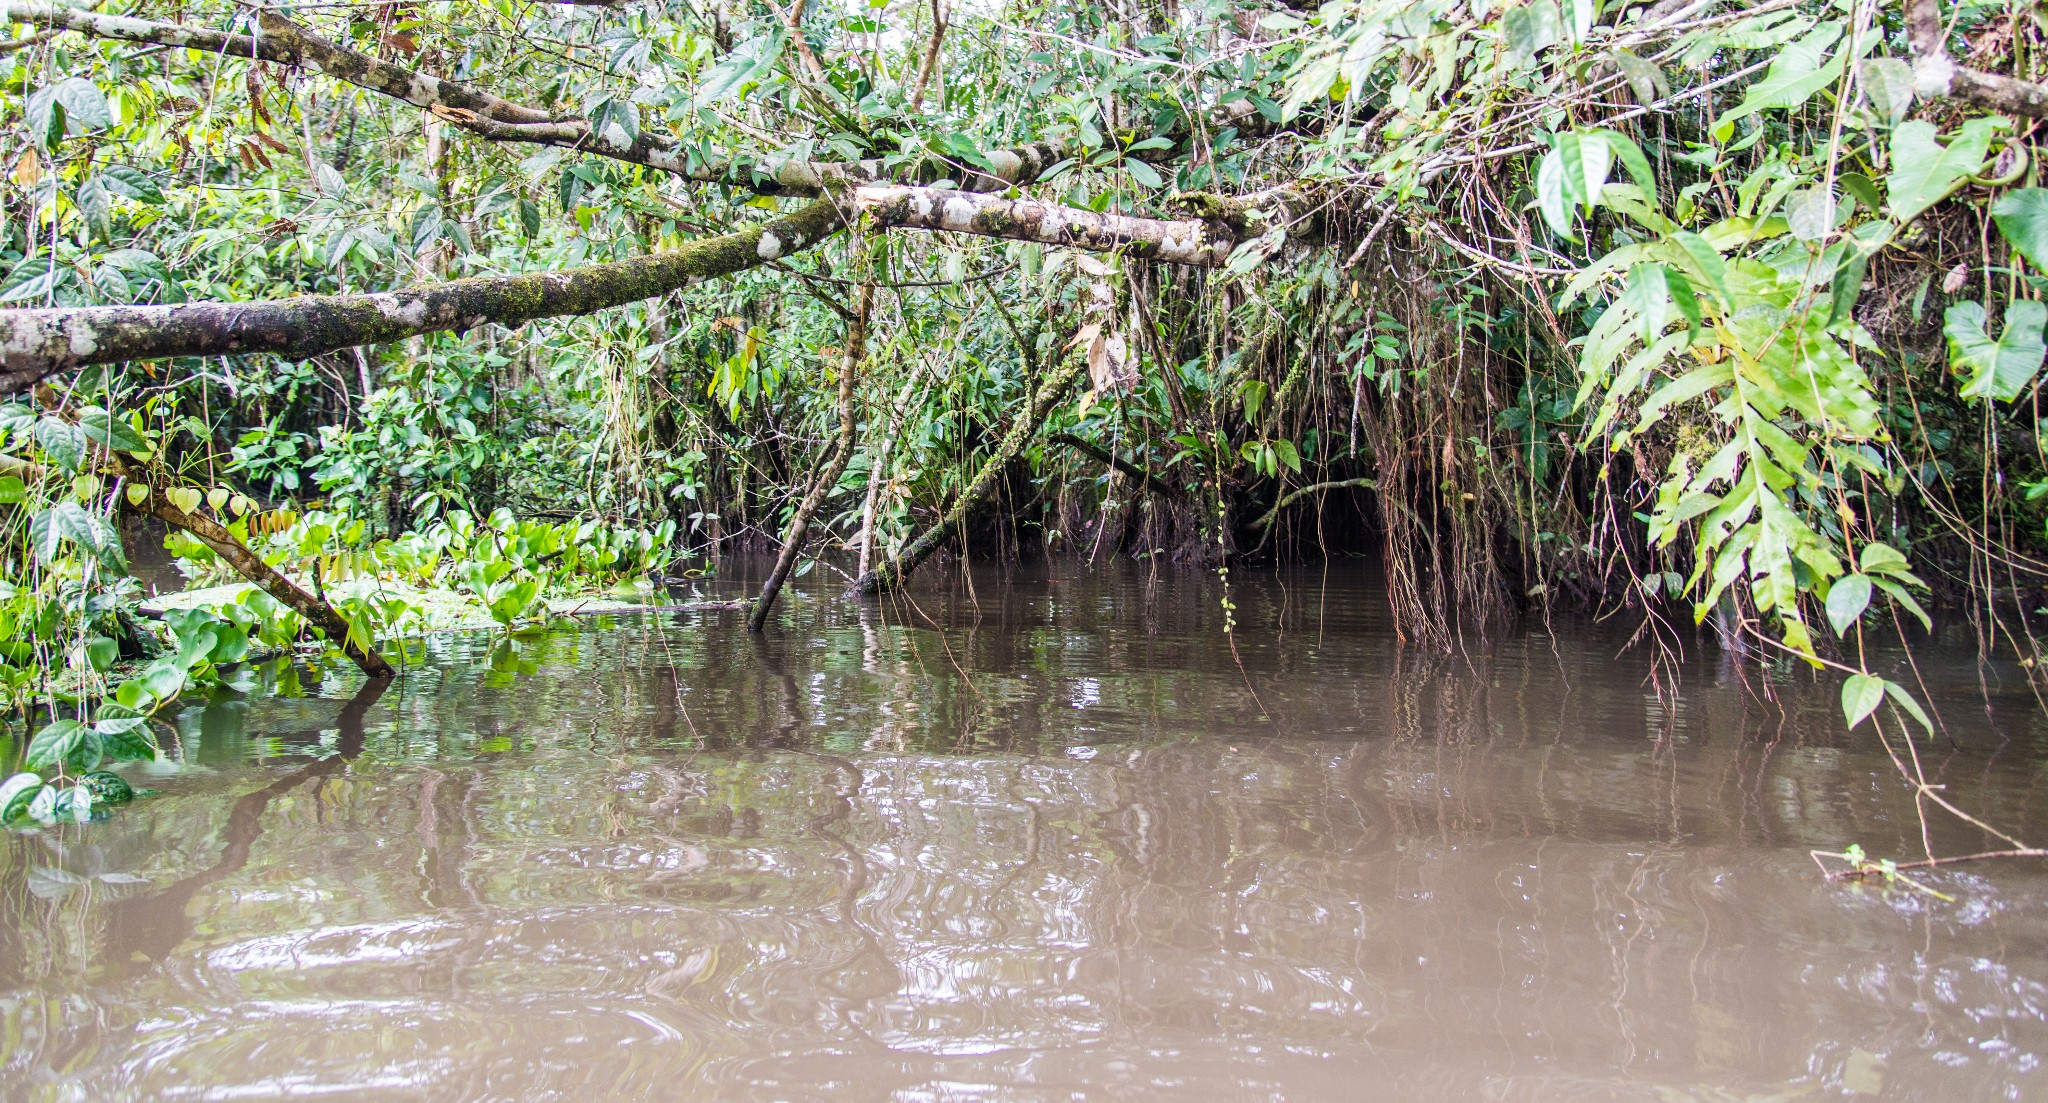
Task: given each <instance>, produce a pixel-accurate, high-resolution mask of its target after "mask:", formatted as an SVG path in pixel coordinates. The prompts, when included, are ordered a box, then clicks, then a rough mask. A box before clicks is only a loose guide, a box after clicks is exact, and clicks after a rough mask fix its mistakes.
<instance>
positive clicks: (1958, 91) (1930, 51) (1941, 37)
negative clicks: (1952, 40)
mask: <svg viewBox="0 0 2048 1103" xmlns="http://www.w3.org/2000/svg"><path fill="white" fill-rule="evenodd" d="M1947 39H1948V27H1947V25H1946V24H1944V23H1943V22H1942V20H1941V5H1940V0H1906V41H1907V42H1908V44H1910V45H1911V46H1912V48H1913V91H1914V93H1915V94H1917V95H1920V96H1943V97H1946V98H1948V99H1953V100H1961V101H1963V102H1964V103H1969V104H1974V105H1976V106H1978V107H1982V108H1986V109H1989V110H1992V111H1999V112H2003V113H2005V114H2007V115H2019V116H2023V117H2025V118H2029V119H2048V86H2044V85H2040V84H2035V83H2033V82H2032V81H2025V80H2020V79H2019V78H2017V77H2008V76H2005V75H2003V74H2001V73H1986V72H1983V71H1982V70H1978V69H1971V68H1967V67H1965V66H1962V65H1957V64H1956V63H1955V61H1954V60H1953V59H1951V58H1950V57H1949V56H1948V48H1947V46H1946V45H1945V43H1946V41H1947Z"/></svg>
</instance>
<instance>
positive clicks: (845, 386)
mask: <svg viewBox="0 0 2048 1103" xmlns="http://www.w3.org/2000/svg"><path fill="white" fill-rule="evenodd" d="M862 267H863V268H866V269H867V278H865V279H863V280H861V284H860V292H859V294H858V295H857V296H856V298H855V301H854V307H853V313H852V317H851V318H849V319H848V320H847V323H846V352H845V354H844V358H843V359H842V360H841V361H840V364H839V434H838V435H837V436H835V437H834V438H833V439H832V450H831V452H830V453H829V454H828V455H827V456H826V458H825V464H824V466H822V467H820V468H819V469H818V473H817V475H816V476H815V477H814V478H813V479H812V480H811V489H810V492H809V493H807V494H805V495H804V500H803V501H802V502H801V503H800V504H798V506H797V509H796V515H795V516H793V517H791V518H790V519H789V530H788V531H787V532H785V533H783V535H782V551H781V553H780V554H778V555H777V556H776V557H775V569H774V570H771V571H769V572H768V580H767V581H765V582H763V583H762V584H761V596H760V597H759V598H757V599H756V600H755V601H754V608H753V611H752V612H750V613H748V614H747V630H748V631H749V632H759V631H760V630H761V627H762V626H763V625H765V624H767V623H768V611H769V610H770V609H773V608H774V607H775V596H776V595H777V594H779V593H781V592H782V584H783V583H784V582H786V581H788V579H789V572H790V569H791V568H793V567H795V566H796V560H797V557H798V556H799V555H801V554H802V553H803V546H804V537H805V536H806V535H808V534H809V532H810V528H811V518H812V517H814V516H816V515H817V512H818V507H819V506H821V505H823V504H824V503H825V499H826V497H827V496H829V495H830V494H831V493H832V488H833V487H835V486H837V485H839V476H840V475H841V474H843V473H844V472H845V471H846V464H847V461H848V460H850V459H852V458H853V444H854V428H855V425H854V407H853V395H854V380H855V377H856V376H858V374H859V373H860V368H861V363H862V362H863V361H864V360H865V359H866V357H867V346H868V316H869V314H870V312H872V310H873V309H874V305H875V281H874V275H873V273H874V268H873V261H872V258H869V259H868V260H867V261H865V262H864V263H863V264H862Z"/></svg>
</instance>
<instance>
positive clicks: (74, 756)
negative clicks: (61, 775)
mask: <svg viewBox="0 0 2048 1103" xmlns="http://www.w3.org/2000/svg"><path fill="white" fill-rule="evenodd" d="M89 742H93V740H92V729H91V728H88V727H86V726H85V725H84V724H81V723H79V722H78V721H76V720H72V719H70V718H68V717H67V718H65V719H63V720H57V721H54V722H52V723H49V724H45V725H43V728H42V730H41V731H38V732H37V733H36V736H35V738H34V739H31V740H29V744H28V751H27V752H26V753H24V754H23V755H22V756H21V764H22V765H23V766H26V767H28V768H29V769H31V770H50V769H54V768H56V767H58V766H60V765H65V764H73V763H76V762H79V761H82V760H83V758H84V756H85V754H86V752H87V750H88V747H87V744H88V743H89ZM95 757H97V754H96V752H95ZM93 765H98V763H97V762H95V763H93ZM87 768H90V767H87Z"/></svg>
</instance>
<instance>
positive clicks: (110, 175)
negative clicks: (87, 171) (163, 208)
mask: <svg viewBox="0 0 2048 1103" xmlns="http://www.w3.org/2000/svg"><path fill="white" fill-rule="evenodd" d="M100 181H101V183H102V184H103V185H104V186H105V187H106V189H107V190H108V191H110V192H113V193H114V194H115V195H122V196H126V197H128V198H129V199H133V200H135V201H136V202H137V203H150V204H156V203H161V202H163V201H164V190H163V189H162V188H160V187H158V186H157V183H156V181H155V180H154V179H153V178H151V177H150V176H149V175H147V174H146V173H144V172H142V171H141V170H139V169H133V168H130V167H128V166H127V165H108V166H107V167H106V168H103V169H101V170H100Z"/></svg>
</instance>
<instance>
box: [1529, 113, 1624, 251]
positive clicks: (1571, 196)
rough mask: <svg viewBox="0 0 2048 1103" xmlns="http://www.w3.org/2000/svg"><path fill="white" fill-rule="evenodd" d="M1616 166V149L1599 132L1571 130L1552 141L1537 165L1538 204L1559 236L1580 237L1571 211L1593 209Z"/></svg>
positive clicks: (1544, 216)
mask: <svg viewBox="0 0 2048 1103" xmlns="http://www.w3.org/2000/svg"><path fill="white" fill-rule="evenodd" d="M1613 166H1614V151H1613V149H1612V148H1611V147H1610V146H1609V145H1608V144H1607V135H1606V134H1604V133H1602V132H1600V131H1596V130H1568V131H1565V132H1564V133H1562V134H1559V135H1557V136H1556V137H1555V138H1554V139H1552V140H1551V146H1550V152H1548V153H1546V154H1544V155H1543V160H1542V162H1541V163H1540V164H1538V165H1537V166H1536V206H1537V209H1539V210H1541V211H1542V212H1543V220H1544V221H1545V222H1548V223H1550V228H1551V229H1552V230H1554V231H1556V232H1557V234H1558V236H1560V237H1565V238H1570V239H1573V240H1577V238H1578V230H1577V228H1576V227H1575V226H1574V225H1573V221H1572V212H1573V210H1574V209H1582V210H1586V211H1591V210H1592V209H1593V204H1594V203H1595V202H1596V201H1597V200H1598V199H1599V196H1600V189H1601V188H1602V187H1603V186H1604V185H1605V184H1606V183H1607V172H1608V170H1609V169H1611V168H1612V167H1613Z"/></svg>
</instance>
